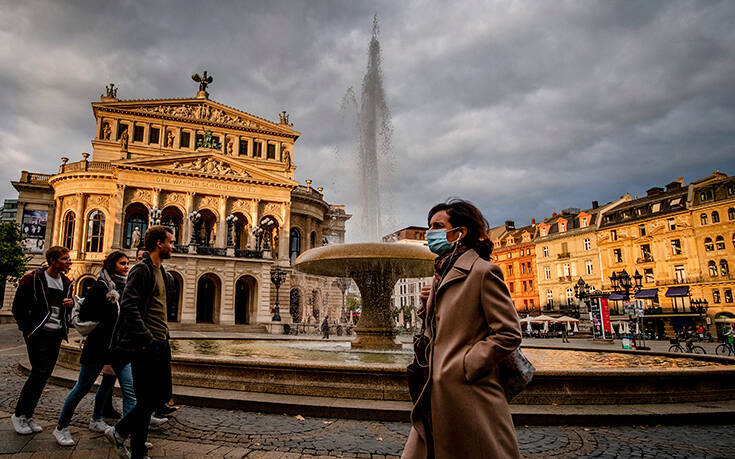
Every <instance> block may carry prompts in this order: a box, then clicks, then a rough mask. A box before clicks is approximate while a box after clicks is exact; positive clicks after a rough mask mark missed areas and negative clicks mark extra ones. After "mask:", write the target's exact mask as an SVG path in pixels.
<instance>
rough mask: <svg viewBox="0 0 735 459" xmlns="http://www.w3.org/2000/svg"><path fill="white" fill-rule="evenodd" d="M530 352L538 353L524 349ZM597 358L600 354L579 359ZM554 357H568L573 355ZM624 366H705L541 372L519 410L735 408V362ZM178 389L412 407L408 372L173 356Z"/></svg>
mask: <svg viewBox="0 0 735 459" xmlns="http://www.w3.org/2000/svg"><path fill="white" fill-rule="evenodd" d="M524 348H525V349H527V350H529V351H532V350H533V348H534V347H533V346H524ZM579 351H583V352H589V353H599V349H594V350H593V349H589V350H580V349H575V352H579ZM554 352H559V353H561V354H564V353H565V352H568V351H567V350H563V349H558V350H554ZM606 352H609V353H611V354H614V355H616V356H619V357H620V358H623V359H624V358H626V356H631V357H635V356H656V357H657V358H658V359H660V360H671V361H678V362H684V363H683V365H686V362H688V361H691V362H694V363H697V362H698V363H700V364H705V365H706V366H695V367H678V368H659V369H656V368H650V367H639V368H609V369H600V368H596V369H592V368H584V367H583V366H581V365H580V364H573V365H572V364H570V366H569V369H558V368H554V369H539V370H538V371H537V372H536V376H535V377H534V380H533V381H532V382H531V384H530V385H529V386H528V387H527V389H526V390H525V391H524V392H523V393H521V395H519V396H518V397H517V398H516V399H514V401H513V403H516V404H526V405H551V404H557V405H603V404H605V405H616V404H642V403H687V402H706V401H722V400H735V385H733V384H732V381H733V378H735V358H732V357H718V356H710V355H704V356H693V355H686V356H682V355H681V354H669V353H656V352H647V351H606ZM80 355H81V352H80V350H79V346H78V344H77V345H74V344H66V343H64V344H63V345H62V348H61V352H60V355H59V360H58V364H59V365H60V366H62V367H66V368H71V369H75V370H77V369H78V368H79V357H80ZM171 367H172V372H173V380H174V384H176V385H181V386H190V387H203V388H213V389H227V390H241V391H247V392H261V393H271V394H287V395H302V396H312V397H313V396H316V397H340V398H349V399H362V400H393V401H408V400H410V398H409V394H408V382H407V376H406V368H405V366H404V365H402V364H375V363H372V364H355V363H336V362H318V361H290V360H289V361H286V360H277V359H257V358H248V357H232V356H209V355H194V354H177V353H174V355H173V358H172V361H171Z"/></svg>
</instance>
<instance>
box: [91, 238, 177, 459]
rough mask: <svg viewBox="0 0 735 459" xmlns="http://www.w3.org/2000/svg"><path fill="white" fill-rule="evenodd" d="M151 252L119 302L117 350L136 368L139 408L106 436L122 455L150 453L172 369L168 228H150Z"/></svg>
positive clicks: (145, 241)
mask: <svg viewBox="0 0 735 459" xmlns="http://www.w3.org/2000/svg"><path fill="white" fill-rule="evenodd" d="M143 244H144V247H145V250H146V252H147V253H145V254H143V260H142V261H141V262H140V263H137V264H136V265H135V266H133V268H132V269H131V270H130V273H129V274H128V280H127V282H126V284H125V290H124V291H123V295H122V299H121V301H120V319H119V320H118V322H117V325H116V326H115V331H114V332H113V338H112V350H113V351H116V352H120V353H122V354H125V355H127V357H128V359H129V360H130V362H131V364H132V369H133V385H134V388H135V398H136V404H135V407H134V408H133V409H132V410H131V411H130V412H129V413H128V414H126V415H125V416H123V418H122V419H121V420H120V421H119V422H118V423H117V424H116V425H115V426H114V427H109V428H107V430H105V437H106V438H107V440H108V441H109V442H110V443H112V445H113V446H115V448H116V449H117V450H118V454H120V455H121V456H124V457H125V456H127V455H128V454H129V452H128V449H127V447H126V446H125V439H126V438H127V437H128V436H130V437H131V439H130V447H131V451H130V453H132V457H133V458H142V457H145V456H147V448H146V445H145V443H146V440H147V437H148V427H149V424H150V422H151V415H152V414H153V412H154V410H155V409H156V407H157V406H159V405H160V403H161V402H162V401H165V400H164V399H165V397H166V391H167V390H168V389H167V388H166V387H165V384H164V383H165V381H166V378H167V376H166V373H167V372H168V371H170V367H169V366H170V365H171V361H170V358H169V356H170V355H171V350H170V348H169V344H168V323H167V322H166V297H167V295H168V294H170V293H169V289H170V286H169V285H168V282H167V279H168V276H167V275H166V271H165V269H164V268H163V264H162V263H163V260H166V259H168V258H170V257H171V251H172V250H173V233H172V232H171V229H170V228H167V227H164V226H160V225H158V226H152V227H150V228H148V230H147V231H146V233H145V237H144V239H143Z"/></svg>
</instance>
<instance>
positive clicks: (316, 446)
mask: <svg viewBox="0 0 735 459" xmlns="http://www.w3.org/2000/svg"><path fill="white" fill-rule="evenodd" d="M24 353H25V346H23V344H22V341H21V339H20V337H19V333H18V331H17V329H15V328H14V327H13V326H10V325H0V380H1V381H3V384H2V388H1V389H0V454H3V455H5V454H8V455H11V456H12V457H34V458H35V457H54V458H55V457H85V458H86V457H115V454H114V451H112V450H111V449H110V448H109V447H108V445H107V444H106V443H105V442H104V441H103V439H102V438H101V435H100V434H93V433H91V432H89V431H88V430H87V428H86V425H87V423H88V421H89V415H90V413H91V410H92V398H93V397H91V396H88V397H85V399H84V400H83V401H82V403H81V404H80V405H79V408H78V409H77V414H76V415H75V417H74V419H73V423H72V427H71V432H72V436H73V437H74V438H75V440H77V444H76V445H75V447H73V448H63V447H60V446H58V445H56V442H55V440H54V438H53V436H52V434H51V430H52V429H53V426H54V419H55V418H56V417H57V416H58V413H59V409H60V407H61V405H62V402H63V399H64V397H65V396H66V394H67V393H68V389H66V388H62V387H56V386H49V387H48V388H47V390H46V392H45V393H44V396H43V398H42V400H41V402H40V403H39V407H38V410H37V411H36V416H35V417H36V419H37V420H39V421H41V425H42V426H43V427H44V428H45V431H44V432H42V433H40V434H36V435H33V436H19V435H16V434H15V432H13V430H12V426H11V425H10V419H9V418H10V413H11V412H12V409H13V407H14V406H15V400H16V398H17V395H18V393H19V391H20V387H21V385H22V384H23V382H24V378H23V377H22V376H21V375H20V374H19V373H18V371H17V369H16V362H17V360H18V358H19V357H21V356H23V355H24ZM116 403H117V404H118V407H119V400H116ZM734 428H735V426H727V425H725V426H674V427H671V426H667V427H663V426H650V427H642V426H638V427H590V428H586V427H576V426H575V427H571V426H569V427H563V426H560V427H534V426H523V427H519V428H518V429H517V432H518V443H519V445H520V448H521V452H522V454H523V455H524V457H530V458H542V457H544V458H545V457H550V456H558V457H640V458H649V457H651V458H653V457H667V458H668V457H735V448H734V445H735V434H733V433H732V432H733V429H734ZM408 430H409V425H408V424H407V423H399V422H368V421H356V420H347V419H326V418H325V419H320V418H305V419H299V418H297V417H294V416H285V415H283V416H279V415H273V414H261V413H250V412H244V411H229V410H222V409H212V408H199V407H190V406H184V407H181V408H180V409H179V411H178V412H177V413H176V415H175V417H174V418H172V419H171V420H170V421H169V422H168V423H167V424H165V425H164V426H162V427H161V428H159V429H155V430H152V431H151V435H150V437H149V438H150V440H151V442H152V443H153V445H154V446H153V450H151V456H152V457H156V456H159V457H161V456H165V457H203V456H212V457H248V458H299V457H318V456H328V457H380V458H382V457H393V456H399V455H400V454H401V451H402V448H403V444H404V442H405V439H406V435H407V434H408Z"/></svg>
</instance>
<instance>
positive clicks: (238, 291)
mask: <svg viewBox="0 0 735 459" xmlns="http://www.w3.org/2000/svg"><path fill="white" fill-rule="evenodd" d="M255 285H256V283H255V278H253V276H242V277H241V278H239V279H238V280H237V282H235V323H236V324H249V323H251V321H252V313H253V311H252V310H251V308H252V305H254V304H255Z"/></svg>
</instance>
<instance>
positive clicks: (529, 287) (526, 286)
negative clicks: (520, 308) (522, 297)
mask: <svg viewBox="0 0 735 459" xmlns="http://www.w3.org/2000/svg"><path fill="white" fill-rule="evenodd" d="M521 283H522V289H523V291H524V292H531V291H533V281H531V280H529V281H523V282H521ZM508 290H510V293H513V292H515V285H514V283H513V282H508Z"/></svg>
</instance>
